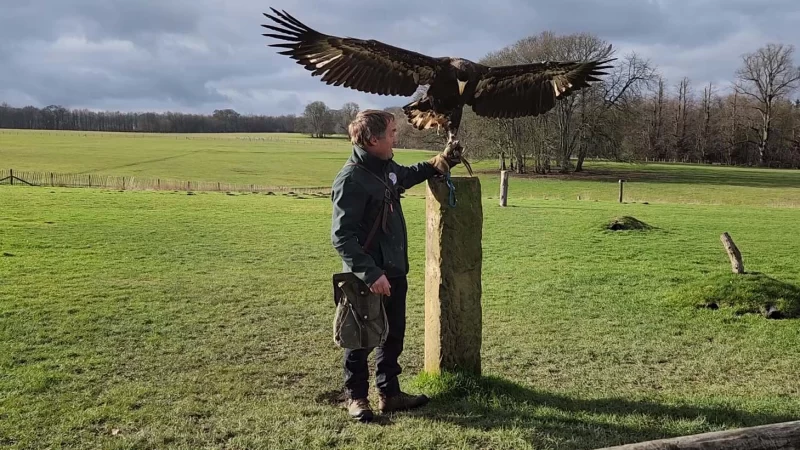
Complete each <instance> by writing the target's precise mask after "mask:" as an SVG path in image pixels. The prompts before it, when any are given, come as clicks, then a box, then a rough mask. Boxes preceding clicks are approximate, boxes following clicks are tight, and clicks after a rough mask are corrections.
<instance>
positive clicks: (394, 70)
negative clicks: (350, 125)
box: [262, 8, 447, 96]
mask: <svg viewBox="0 0 800 450" xmlns="http://www.w3.org/2000/svg"><path fill="white" fill-rule="evenodd" d="M270 9H272V11H273V12H274V13H275V15H274V16H273V15H270V14H267V13H263V14H264V15H265V16H266V17H268V18H270V19H272V20H273V21H275V22H276V23H277V24H279V25H281V27H277V26H273V25H262V26H263V27H265V28H269V29H271V30H274V31H277V32H279V33H283V34H270V33H265V34H264V36H268V37H273V38H277V39H282V40H285V41H290V43H281V44H270V47H279V48H285V49H287V50H284V51H280V52H278V53H280V54H282V55H288V56H289V57H291V58H292V59H294V60H296V61H297V63H298V64H300V65H302V66H304V67H305V68H306V69H308V70H310V71H311V72H312V75H315V76H318V75H322V81H324V82H325V83H327V84H332V85H335V86H339V85H344V86H345V87H349V88H352V89H356V90H359V91H363V92H369V93H372V94H380V95H403V96H410V95H413V94H414V92H416V90H417V88H418V87H419V86H423V85H426V84H430V83H431V82H433V78H434V76H435V75H436V73H437V72H438V71H439V70H441V69H443V68H444V67H446V64H447V59H446V58H434V57H431V56H427V55H423V54H421V53H416V52H413V51H410V50H405V49H402V48H398V47H393V46H391V45H388V44H384V43H383V42H379V41H376V40H363V39H356V38H349V37H345V38H343V37H338V36H331V35H327V34H323V33H320V32H318V31H316V30H313V29H311V28H309V27H307V26H306V25H304V24H303V23H301V22H300V21H299V20H297V19H295V18H294V17H292V16H291V15H289V14H288V13H286V11H282V12H278V11H277V10H276V9H275V8H270ZM276 16H277V17H276Z"/></svg>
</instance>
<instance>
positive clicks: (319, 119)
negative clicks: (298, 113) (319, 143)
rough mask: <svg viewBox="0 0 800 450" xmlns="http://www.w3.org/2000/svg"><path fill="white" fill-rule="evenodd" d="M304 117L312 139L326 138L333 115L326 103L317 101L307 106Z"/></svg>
mask: <svg viewBox="0 0 800 450" xmlns="http://www.w3.org/2000/svg"><path fill="white" fill-rule="evenodd" d="M303 117H304V118H305V122H306V127H308V128H307V131H308V132H309V133H310V134H311V137H317V138H321V137H325V132H326V130H327V129H328V128H330V120H331V114H330V109H329V108H328V106H327V105H326V104H325V103H324V102H322V101H319V100H317V101H315V102H311V103H309V104H308V105H306V109H305V112H304V113H303Z"/></svg>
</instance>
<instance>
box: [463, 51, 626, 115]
mask: <svg viewBox="0 0 800 450" xmlns="http://www.w3.org/2000/svg"><path fill="white" fill-rule="evenodd" d="M609 50H610V49H609ZM615 59H616V58H611V59H605V60H595V61H588V62H580V61H569V62H542V63H532V64H518V65H510V66H496V67H487V68H485V69H484V71H483V74H482V76H481V78H480V80H479V81H478V85H477V87H476V90H475V96H474V99H472V100H471V101H470V102H468V103H469V104H471V105H472V109H473V111H475V113H476V114H477V115H479V116H483V117H493V118H513V117H524V116H538V115H539V114H542V113H545V112H547V111H549V110H550V109H552V108H553V107H554V106H555V104H556V101H557V100H558V99H560V98H564V97H567V96H569V95H571V94H572V93H573V92H576V91H578V90H580V89H583V88H586V87H589V86H590V85H589V82H593V81H600V80H599V79H598V78H596V77H598V76H602V75H606V73H605V72H603V70H604V69H608V68H610V67H611V66H610V65H608V63H609V62H611V61H614V60H615Z"/></svg>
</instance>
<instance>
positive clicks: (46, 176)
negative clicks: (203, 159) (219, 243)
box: [0, 169, 330, 194]
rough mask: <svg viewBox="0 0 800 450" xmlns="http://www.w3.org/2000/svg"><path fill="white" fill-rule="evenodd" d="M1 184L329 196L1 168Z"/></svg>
mask: <svg viewBox="0 0 800 450" xmlns="http://www.w3.org/2000/svg"><path fill="white" fill-rule="evenodd" d="M0 184H2V185H20V186H49V187H85V188H106V189H118V190H154V191H198V192H199V191H219V192H265V193H269V192H294V193H308V194H311V193H320V194H328V193H330V186H269V185H262V184H246V183H226V182H221V181H194V180H178V179H174V178H140V177H133V176H110V175H96V174H84V173H81V174H76V173H58V172H30V171H17V170H14V169H0Z"/></svg>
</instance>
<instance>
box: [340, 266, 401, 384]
mask: <svg viewBox="0 0 800 450" xmlns="http://www.w3.org/2000/svg"><path fill="white" fill-rule="evenodd" d="M389 284H390V285H391V292H392V295H391V296H389V297H385V298H384V302H385V303H384V304H385V305H386V306H385V307H386V318H387V319H388V322H389V335H388V336H387V337H386V342H384V344H383V346H381V347H378V348H377V349H375V363H376V364H375V365H376V367H375V382H376V386H377V387H378V390H379V391H380V392H381V393H383V394H385V395H387V396H392V395H396V394H398V393H399V392H400V383H399V382H398V381H397V376H398V375H400V373H401V372H402V369H401V368H400V364H398V363H397V358H398V357H399V356H400V353H402V352H403V338H404V336H405V332H406V292H407V291H408V280H407V279H406V278H405V277H400V278H389ZM372 350H373V349H361V350H350V349H345V351H344V388H345V394H347V396H348V397H350V398H363V397H366V396H367V391H368V390H369V367H368V364H367V357H368V356H369V354H370V353H372Z"/></svg>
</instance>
